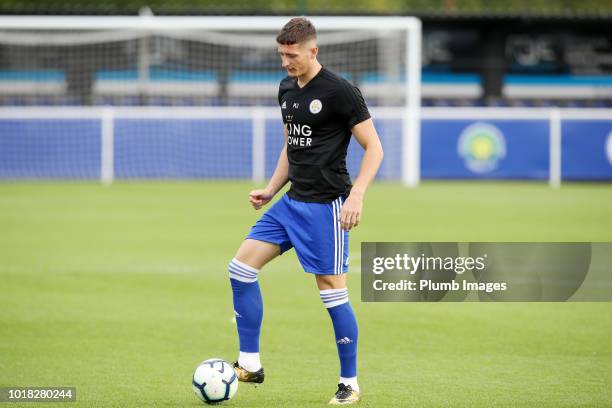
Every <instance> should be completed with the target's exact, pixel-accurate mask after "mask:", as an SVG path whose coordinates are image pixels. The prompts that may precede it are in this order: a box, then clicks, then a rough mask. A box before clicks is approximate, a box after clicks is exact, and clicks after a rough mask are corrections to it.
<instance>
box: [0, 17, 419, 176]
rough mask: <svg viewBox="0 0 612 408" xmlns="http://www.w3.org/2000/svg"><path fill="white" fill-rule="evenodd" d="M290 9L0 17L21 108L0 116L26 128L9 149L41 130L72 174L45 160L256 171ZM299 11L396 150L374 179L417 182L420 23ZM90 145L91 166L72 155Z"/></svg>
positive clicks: (265, 163)
mask: <svg viewBox="0 0 612 408" xmlns="http://www.w3.org/2000/svg"><path fill="white" fill-rule="evenodd" d="M290 18H291V17H290V16H284V17H261V16H257V17H229V16H223V17H154V16H149V15H143V16H139V17H85V16H69V17H56V16H10V17H0V98H5V99H8V100H9V101H10V102H12V101H15V103H14V105H24V106H21V107H19V108H0V111H2V112H0V119H3V118H12V120H13V122H11V124H10V126H15V128H16V129H17V128H19V129H21V130H23V129H24V126H25V127H26V128H27V130H28V132H29V133H27V135H28V137H23V138H21V139H19V140H15V141H14V146H13V145H11V144H10V143H12V142H10V143H9V145H8V146H9V148H11V149H14V151H15V152H17V154H24V155H26V156H27V152H28V149H30V148H32V145H31V144H33V143H35V140H37V138H38V137H40V136H41V135H42V134H44V133H46V134H47V136H48V138H49V139H50V140H47V142H48V143H54V142H57V144H59V145H60V147H59V148H58V149H61V148H62V146H63V148H65V149H66V150H70V149H74V152H73V153H74V154H78V155H82V156H83V157H84V158H82V159H78V160H76V161H77V162H79V163H81V165H82V167H83V168H85V170H83V171H81V170H79V169H72V170H66V171H65V172H62V171H61V170H58V171H57V172H55V170H53V172H52V174H56V175H59V177H65V178H71V177H72V174H73V173H74V174H75V177H85V178H91V175H92V174H97V176H96V177H99V179H100V180H102V181H103V182H105V183H111V182H112V181H113V180H115V179H116V178H142V177H144V178H147V177H162V178H164V177H178V178H182V177H185V178H191V177H193V178H245V177H246V178H251V179H253V180H255V181H261V180H263V179H264V178H265V177H266V176H267V175H269V174H270V168H271V166H273V165H274V163H270V161H271V160H275V157H274V153H275V152H276V150H278V143H277V142H275V141H273V140H271V138H272V135H274V134H276V133H278V134H281V132H280V131H279V130H278V123H279V122H280V114H279V112H278V107H277V106H275V105H276V104H277V100H276V99H277V98H276V97H277V90H278V83H279V80H280V79H281V78H282V77H284V75H285V74H284V73H283V71H282V69H281V67H280V62H279V58H278V56H277V54H276V44H275V36H276V33H277V32H278V31H279V30H280V28H281V27H282V26H283V25H284V24H285V23H286V22H287V21H288V20H289V19H290ZM309 18H310V19H311V20H312V22H313V23H314V25H315V27H316V28H317V31H318V33H319V47H320V54H319V55H320V60H321V62H322V63H323V65H325V66H327V67H328V68H330V69H332V70H333V71H335V72H337V73H339V74H340V75H342V76H344V77H345V78H347V79H348V80H349V81H351V82H352V83H354V84H355V85H357V86H358V87H359V88H360V89H361V90H362V92H363V94H364V96H365V98H366V100H367V101H368V103H369V104H370V106H371V107H372V110H373V111H375V112H380V113H381V121H380V122H379V121H378V120H377V117H376V116H375V115H374V120H375V123H376V125H377V127H378V126H381V127H383V128H384V129H379V133H381V134H384V139H385V140H383V142H384V144H385V149H386V151H388V152H389V153H390V154H389V157H392V158H393V157H395V158H396V160H389V164H386V166H387V167H386V168H385V169H382V173H381V174H382V177H383V178H385V179H390V180H401V181H402V183H403V184H405V185H408V186H416V185H418V183H419V179H420V175H419V167H420V163H419V150H420V141H419V133H420V130H419V123H420V100H421V94H420V90H421V74H420V73H421V22H420V20H418V19H417V18H413V17H328V16H313V17H309ZM11 104H12V103H5V104H4V105H11ZM41 105H43V106H41ZM72 119H74V121H75V123H69V122H70V121H71V120H72ZM19 120H23V121H25V122H24V123H26V122H27V123H28V124H23V123H19V122H18V121H19ZM15 121H17V122H15ZM384 121H386V122H384ZM383 122H384V123H383ZM62 124H64V125H65V126H64V127H62ZM7 126H8V125H7ZM38 128H40V129H39V130H36V129H38ZM81 128H83V129H85V130H83V129H81ZM10 129H12V128H10ZM10 129H9V131H10ZM63 129H65V132H66V134H67V135H68V137H67V138H63V134H62V133H61V132H63V131H64V130H63ZM37 132H39V133H41V135H38V133H37ZM96 133H97V134H98V135H97V136H95V134H96ZM79 134H80V135H84V134H87V135H89V136H87V137H88V138H89V139H90V140H89V139H88V140H89V142H88V143H89V144H88V145H87V146H85V145H83V146H73V145H74V143H78V141H79V140H85V139H86V138H85V136H83V138H81V136H79ZM96 137H97V138H98V139H96ZM96 140H97V141H96ZM96 143H97V145H96ZM152 146H154V147H152ZM33 149H34V150H36V149H35V148H33ZM66 154H71V153H70V152H68V153H66ZM96 154H97V155H99V157H98V158H97V159H96V160H95V163H93V164H87V165H85V164H84V160H87V159H86V158H85V157H95V156H96ZM224 154H227V156H225V157H222V156H223V155H224ZM58 157H59V156H58ZM66 157H68V156H61V158H60V159H61V160H65V158H66ZM199 157H200V158H201V159H200V162H198V158H199ZM26 159H27V157H26ZM57 159H58V158H55V159H52V160H57ZM52 160H51V161H52ZM156 160H157V162H156ZM190 161H191V164H189V162H190ZM186 163H187V164H186ZM47 165H48V166H52V165H53V163H51V162H49V163H47ZM61 165H64V163H61ZM19 166H20V165H19V163H17V162H16V164H15V170H14V174H15V175H16V177H20V176H24V177H25V178H37V177H45V174H44V172H45V169H46V167H42V166H40V167H39V168H37V169H32V170H31V171H29V170H28V169H26V171H25V173H23V172H22V170H23V169H22V168H21V167H19ZM92 166H98V167H99V170H98V172H97V173H96V172H95V171H94V170H93V168H92ZM156 166H157V167H156ZM68 167H70V166H68ZM11 171H12V170H11ZM22 173H23V174H22ZM10 174H13V173H10Z"/></svg>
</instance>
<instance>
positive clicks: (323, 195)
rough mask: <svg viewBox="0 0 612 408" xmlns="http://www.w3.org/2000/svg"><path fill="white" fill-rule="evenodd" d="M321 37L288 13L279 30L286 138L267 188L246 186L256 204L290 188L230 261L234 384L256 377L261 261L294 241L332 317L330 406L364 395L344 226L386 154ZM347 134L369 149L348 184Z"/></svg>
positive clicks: (356, 217)
mask: <svg viewBox="0 0 612 408" xmlns="http://www.w3.org/2000/svg"><path fill="white" fill-rule="evenodd" d="M316 40H317V34H316V30H315V28H314V26H313V25H312V23H311V22H310V21H309V20H308V19H306V18H293V19H291V20H290V21H289V22H288V23H287V24H286V25H285V26H284V27H283V28H282V29H281V31H280V32H279V34H278V36H277V37H276V41H277V47H278V53H279V55H280V58H281V61H282V66H283V68H284V69H286V70H287V73H288V76H287V77H286V78H284V79H283V80H282V81H281V83H280V86H279V91H278V102H279V105H280V111H281V113H282V118H283V123H284V127H285V145H284V147H283V149H282V151H281V153H280V157H279V160H278V164H277V166H276V170H275V171H274V174H273V175H272V178H271V179H270V181H269V182H268V185H267V186H266V188H264V189H258V190H253V191H251V192H250V193H249V201H250V203H251V205H252V206H253V208H255V209H256V210H259V209H260V208H262V207H263V206H264V205H266V204H267V203H268V202H270V200H272V198H273V197H274V195H275V194H276V193H277V192H278V191H280V190H281V189H282V188H283V186H284V185H285V184H286V183H287V182H288V181H291V187H290V189H289V191H288V192H287V193H286V194H285V195H284V196H283V197H282V198H281V199H279V200H278V201H276V203H275V204H274V205H273V206H272V207H270V208H269V209H268V210H267V212H266V213H265V214H263V216H262V217H261V218H260V219H259V220H258V221H257V223H256V224H255V225H254V226H253V227H252V229H251V231H250V232H249V234H248V236H247V237H246V239H245V240H244V241H243V243H242V245H241V246H240V248H239V249H238V252H237V253H236V255H235V257H234V259H232V261H231V262H230V264H229V275H230V282H231V285H232V292H233V302H234V314H235V315H236V323H237V326H238V337H239V342H240V354H239V357H238V360H237V361H236V362H235V363H234V368H235V370H236V373H237V376H238V378H239V380H240V381H244V382H253V383H261V382H263V380H264V370H263V367H262V365H261V362H260V359H259V334H260V329H261V322H262V316H263V306H262V298H261V292H260V289H259V284H258V282H257V277H258V274H259V271H260V270H261V268H262V267H263V266H264V265H266V264H267V263H268V262H270V261H271V260H272V259H274V258H275V257H277V256H278V255H280V254H282V253H283V252H285V251H287V250H289V249H291V248H292V247H293V248H295V252H296V254H297V257H298V260H299V261H300V264H301V265H302V267H303V269H304V271H305V272H307V273H311V274H313V275H314V277H315V280H316V283H317V286H318V288H319V291H320V296H321V300H322V301H323V304H324V305H325V307H326V308H327V311H328V312H329V315H330V317H331V320H332V324H333V327H334V333H335V342H336V345H337V350H338V356H339V359H340V381H339V384H338V390H337V392H336V394H335V396H334V397H333V398H332V399H331V400H330V401H329V403H330V404H351V403H356V402H357V401H359V399H360V391H359V385H358V384H357V321H356V319H355V315H354V314H353V309H352V308H351V304H350V302H349V296H348V291H347V288H346V272H347V271H348V255H349V254H348V252H349V245H348V243H349V242H348V239H349V231H350V230H351V229H352V228H353V227H356V226H357V225H359V222H360V221H361V211H362V206H363V197H364V194H365V193H366V189H367V188H368V185H369V184H370V182H371V181H372V180H373V179H374V176H375V175H376V172H377V171H378V167H379V166H380V163H381V161H382V159H383V150H382V147H381V144H380V140H379V138H378V134H377V133H376V129H375V128H374V125H373V123H372V119H371V118H370V114H369V112H368V108H367V106H366V104H365V102H364V99H363V97H362V95H361V92H360V91H359V89H357V88H356V87H354V86H352V85H351V84H350V83H349V82H347V81H346V80H344V79H343V78H342V77H340V76H338V75H337V74H335V73H333V72H331V71H330V70H328V69H327V68H325V67H323V66H322V65H321V64H320V63H319V61H318V60H317V53H318V48H317V42H316ZM351 134H352V135H353V136H354V137H355V139H356V140H357V142H359V144H360V145H361V146H362V147H363V149H364V150H365V154H364V156H363V159H362V162H361V168H360V170H359V175H358V177H357V178H356V179H355V182H354V184H353V185H351V179H350V177H349V174H348V171H347V169H346V153H347V148H348V144H349V142H350V138H351Z"/></svg>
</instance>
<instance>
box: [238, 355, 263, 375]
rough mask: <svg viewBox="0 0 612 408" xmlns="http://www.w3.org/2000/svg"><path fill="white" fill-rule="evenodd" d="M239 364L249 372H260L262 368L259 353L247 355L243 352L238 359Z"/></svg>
mask: <svg viewBox="0 0 612 408" xmlns="http://www.w3.org/2000/svg"><path fill="white" fill-rule="evenodd" d="M238 364H239V365H240V367H242V368H244V369H245V370H247V371H250V372H255V371H259V369H260V368H261V362H260V361H259V353H245V352H244V351H241V352H240V356H239V357H238Z"/></svg>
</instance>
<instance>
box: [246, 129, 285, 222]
mask: <svg viewBox="0 0 612 408" xmlns="http://www.w3.org/2000/svg"><path fill="white" fill-rule="evenodd" d="M288 181H289V159H287V128H285V145H284V146H283V150H281V153H280V156H279V158H278V163H277V164H276V169H275V170H274V174H272V178H270V181H268V185H267V186H266V188H263V189H257V190H253V191H251V192H250V193H249V202H250V203H251V205H252V206H253V208H254V209H256V210H259V209H260V208H261V207H263V206H264V205H266V204H268V203H269V202H270V200H272V198H273V197H274V196H275V195H276V193H278V192H279V191H280V189H281V188H283V187H284V186H285V184H287V182H288Z"/></svg>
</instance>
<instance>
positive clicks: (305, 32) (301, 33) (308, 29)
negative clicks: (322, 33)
mask: <svg viewBox="0 0 612 408" xmlns="http://www.w3.org/2000/svg"><path fill="white" fill-rule="evenodd" d="M316 38H317V30H315V28H314V25H312V23H311V22H310V20H308V19H307V18H305V17H295V18H292V19H291V20H289V22H288V23H287V24H285V26H284V27H283V28H282V29H281V30H280V32H279V33H278V35H277V36H276V42H277V43H279V44H283V45H293V44H297V43H301V42H304V41H308V40H314V39H316Z"/></svg>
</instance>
